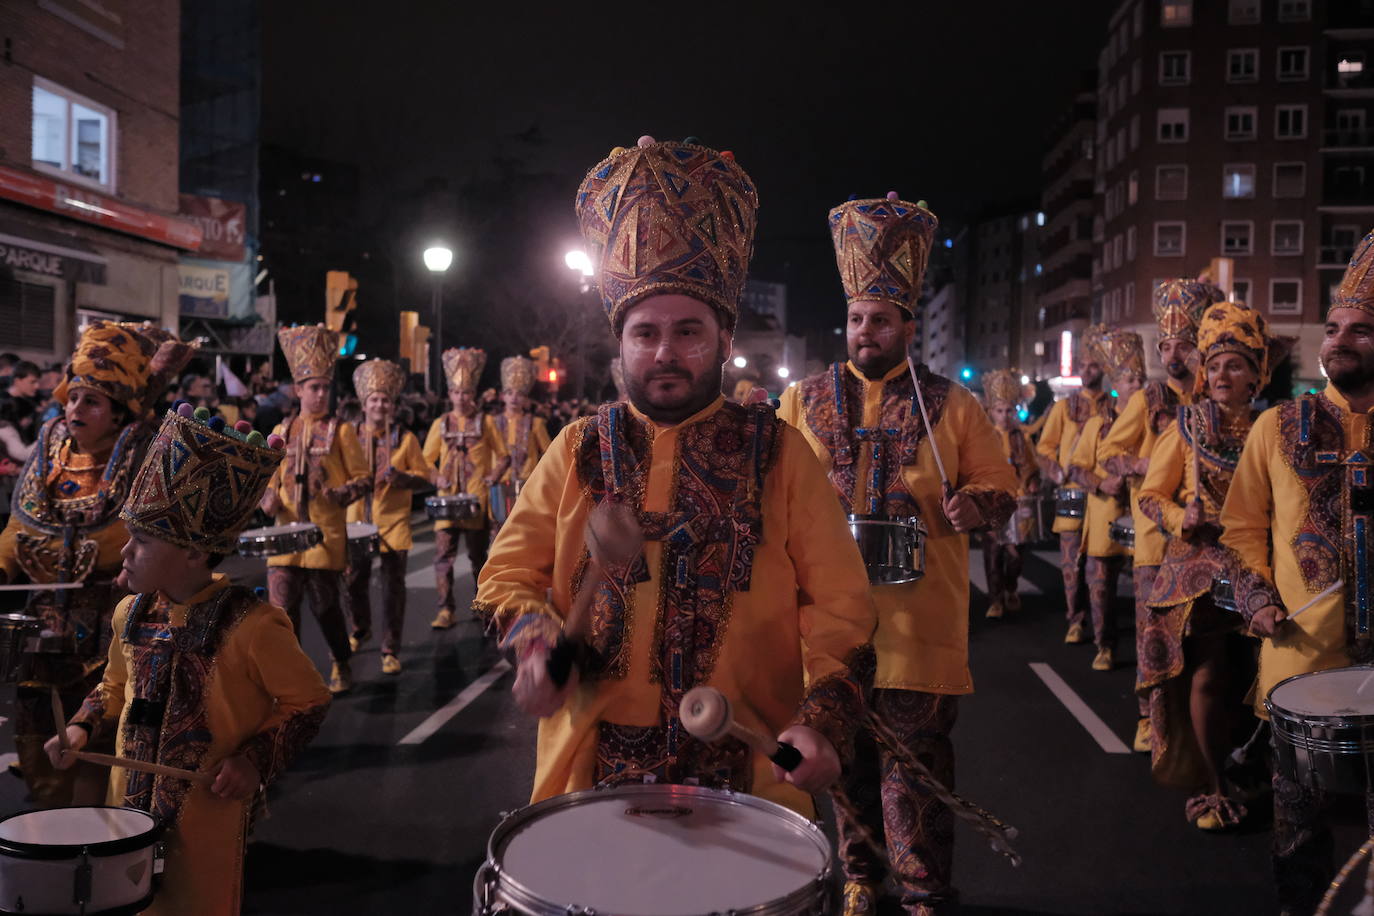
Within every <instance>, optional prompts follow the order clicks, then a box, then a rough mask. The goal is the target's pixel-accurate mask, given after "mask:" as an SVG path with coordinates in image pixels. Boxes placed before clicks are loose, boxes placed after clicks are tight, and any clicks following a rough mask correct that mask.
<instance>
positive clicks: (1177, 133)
mask: <svg viewBox="0 0 1374 916" xmlns="http://www.w3.org/2000/svg"><path fill="white" fill-rule="evenodd" d="M1158 123H1159V133H1158V139H1159V142H1160V143H1186V142H1187V140H1188V109H1186V108H1161V109H1159V115H1158Z"/></svg>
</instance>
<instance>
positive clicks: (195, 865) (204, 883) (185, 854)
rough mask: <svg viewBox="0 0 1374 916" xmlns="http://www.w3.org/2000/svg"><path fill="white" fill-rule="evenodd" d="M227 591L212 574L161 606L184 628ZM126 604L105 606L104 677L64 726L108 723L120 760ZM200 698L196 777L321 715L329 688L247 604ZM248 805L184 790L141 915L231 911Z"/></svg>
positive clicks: (265, 609)
mask: <svg viewBox="0 0 1374 916" xmlns="http://www.w3.org/2000/svg"><path fill="white" fill-rule="evenodd" d="M228 585H229V579H228V578H227V577H226V576H222V575H216V576H215V577H214V579H213V581H212V583H211V584H210V585H209V586H207V587H206V588H205V589H203V590H202V591H200V592H199V593H197V594H196V595H195V596H194V597H192V598H191V599H190V600H189V601H188V602H187V603H186V604H184V605H182V604H172V603H171V602H170V601H168V602H167V603H168V605H169V607H168V609H167V611H168V622H169V624H170V626H171V627H173V628H175V627H180V626H183V625H185V623H186V614H187V610H188V608H189V607H191V606H193V605H196V604H199V603H201V602H204V601H208V600H210V599H212V598H214V597H215V595H217V594H218V593H219V592H220V591H221V590H223V589H224V588H226V587H227V586H228ZM134 600H135V598H134V597H129V598H126V599H124V600H123V601H121V602H120V604H119V607H118V608H117V609H116V610H115V615H114V632H115V639H114V642H113V643H112V644H111V645H110V658H109V664H108V665H106V666H105V676H104V680H103V681H102V682H101V684H100V686H98V687H97V688H96V691H95V693H94V694H92V700H89V701H88V702H87V706H86V707H85V708H83V711H82V712H81V713H79V714H78V715H77V716H76V717H75V718H74V720H73V721H85V722H87V723H88V724H90V725H92V726H93V727H98V728H101V729H105V728H111V727H113V726H114V723H115V721H116V720H117V721H118V722H119V736H118V740H117V743H116V747H117V751H116V753H118V754H121V755H123V754H125V753H126V751H125V748H124V718H123V712H124V710H125V708H126V706H127V704H129V703H130V702H132V701H133V699H134V697H135V696H136V695H137V694H136V692H135V691H136V685H135V684H134V683H133V681H132V680H131V679H130V677H129V672H130V671H131V670H133V668H134V664H135V662H134V656H133V651H134V650H133V649H132V648H131V647H130V646H129V645H127V644H126V643H125V642H124V641H123V639H122V638H120V634H122V633H123V632H124V627H125V622H126V621H127V619H128V615H129V611H130V608H131V606H132V604H133V601H134ZM164 600H166V599H164ZM203 696H204V700H205V713H206V720H205V724H206V726H207V727H208V729H209V732H210V743H209V747H208V749H207V750H206V752H205V756H204V759H203V761H202V763H201V767H200V769H201V771H202V772H208V771H210V770H213V769H214V767H216V766H218V765H219V763H220V761H222V760H224V759H225V758H226V757H231V756H233V755H235V754H238V753H241V752H245V751H248V752H249V755H250V758H252V757H253V756H254V754H253V751H252V749H251V748H250V747H249V745H250V742H251V741H252V739H253V738H255V737H256V736H258V735H262V734H263V733H265V732H268V731H269V730H271V729H275V728H277V727H278V726H281V725H282V724H283V723H286V722H287V721H288V720H290V719H292V718H293V717H295V716H298V715H301V714H309V715H311V716H313V717H317V718H322V717H323V710H324V709H325V708H327V707H328V706H329V701H330V697H329V691H328V689H327V688H326V687H325V685H324V682H323V681H322V680H321V679H320V675H319V672H318V671H316V670H315V665H314V663H313V662H311V661H310V659H309V658H308V657H307V656H306V655H305V653H304V652H302V651H301V648H300V644H299V643H298V642H297V641H296V634H295V632H294V631H293V630H292V628H291V621H290V620H289V619H287V616H286V614H285V612H283V611H282V610H281V608H278V607H274V606H273V605H270V604H267V603H265V602H258V603H256V604H254V605H253V606H252V607H251V608H250V609H249V610H248V612H247V614H246V615H245V616H244V617H243V619H242V621H241V622H240V623H239V624H238V625H237V626H235V627H233V629H232V630H230V631H229V633H228V635H227V637H226V638H224V640H223V642H222V643H221V645H220V646H219V648H218V649H217V651H216V653H215V655H214V660H213V669H212V670H211V673H210V675H209V676H207V677H206V679H205V687H204V694H203ZM97 710H98V712H97ZM102 713H103V720H102V717H101V714H102ZM164 715H165V718H164V727H167V725H168V720H169V719H170V718H171V717H172V715H173V710H171V709H169V710H168V711H167V713H165V714H164ZM311 734H313V731H312V732H311ZM291 743H292V742H291V741H290V737H289V736H283V738H282V741H281V744H282V747H284V748H285V749H286V750H288V751H291V752H294V751H295V750H299V748H298V747H290V746H289V745H290V744H291ZM262 761H263V758H262V757H259V758H258V759H255V760H254V765H255V766H258V767H259V768H260V771H261V768H262V767H263V766H264V763H263V762H262ZM283 762H284V761H283ZM267 765H268V766H271V763H270V762H269V763H268V764H267ZM261 775H262V776H263V778H264V780H265V781H270V780H271V779H272V778H273V777H274V776H275V775H277V774H276V773H273V772H266V773H261ZM128 777H129V773H128V771H127V770H125V769H123V768H122V767H114V768H113V769H112V770H111V772H110V790H109V795H108V797H107V803H108V804H110V805H116V806H122V805H124V804H125V789H126V786H127V783H128ZM161 778H162V777H158V779H161ZM250 804H251V800H245V801H230V800H227V799H222V798H219V797H218V796H216V795H213V794H211V792H210V790H209V788H208V787H206V786H203V785H194V786H192V787H191V788H190V790H189V791H188V792H187V793H186V796H185V799H184V801H183V802H182V805H181V810H180V813H179V815H178V817H177V820H176V823H175V826H174V827H173V828H172V829H171V830H170V831H169V832H168V834H167V840H166V841H167V861H166V871H165V874H164V875H163V882H162V887H161V889H160V890H159V891H158V895H157V898H156V900H154V902H153V905H152V906H151V907H150V908H149V909H147V910H144V913H145V914H161V916H192V914H194V916H234V914H237V913H238V912H239V907H240V904H241V902H242V899H243V852H244V843H245V832H246V830H247V827H248V814H249V806H250Z"/></svg>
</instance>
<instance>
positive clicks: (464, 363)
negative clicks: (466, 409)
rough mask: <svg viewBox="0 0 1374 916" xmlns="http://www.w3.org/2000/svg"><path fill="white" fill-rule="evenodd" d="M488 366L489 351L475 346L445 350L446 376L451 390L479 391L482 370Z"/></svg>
mask: <svg viewBox="0 0 1374 916" xmlns="http://www.w3.org/2000/svg"><path fill="white" fill-rule="evenodd" d="M486 367H487V351H486V350H478V349H476V348H475V347H452V348H450V349H448V350H445V351H444V377H445V378H447V379H448V387H449V390H450V391H470V392H473V393H474V394H475V393H476V392H477V383H478V381H480V380H481V378H482V370H483V369H485V368H486Z"/></svg>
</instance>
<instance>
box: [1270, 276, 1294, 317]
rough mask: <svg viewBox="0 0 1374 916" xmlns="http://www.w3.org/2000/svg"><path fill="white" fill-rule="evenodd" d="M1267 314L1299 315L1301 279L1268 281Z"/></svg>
mask: <svg viewBox="0 0 1374 916" xmlns="http://www.w3.org/2000/svg"><path fill="white" fill-rule="evenodd" d="M1269 314H1271V315H1301V314H1302V281H1301V280H1296V279H1295V280H1270V281H1269Z"/></svg>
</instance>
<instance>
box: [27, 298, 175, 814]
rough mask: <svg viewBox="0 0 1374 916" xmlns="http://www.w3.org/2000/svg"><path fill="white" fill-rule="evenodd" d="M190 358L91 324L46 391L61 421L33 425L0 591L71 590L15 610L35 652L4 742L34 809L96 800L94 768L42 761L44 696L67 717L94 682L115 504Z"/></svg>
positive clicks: (109, 597) (113, 551)
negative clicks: (26, 624) (154, 417)
mask: <svg viewBox="0 0 1374 916" xmlns="http://www.w3.org/2000/svg"><path fill="white" fill-rule="evenodd" d="M192 352H193V351H192V349H191V347H189V346H187V345H185V344H182V343H181V342H180V341H178V340H176V339H175V338H174V337H173V336H172V335H171V334H169V333H168V332H166V331H163V330H162V329H160V328H157V327H154V326H152V325H150V324H141V325H134V324H107V323H104V322H100V321H96V322H93V323H92V324H91V325H90V326H89V327H88V328H86V330H85V331H84V332H83V333H82V335H81V340H80V342H79V343H78V344H77V346H76V350H75V352H73V353H72V358H71V361H70V362H68V363H67V367H66V370H65V372H64V374H63V378H62V381H61V382H60V383H59V384H58V386H57V389H56V390H55V391H54V392H53V397H54V398H55V399H56V400H57V402H58V403H59V404H62V405H64V407H63V413H62V415H61V416H58V417H54V418H53V419H51V420H48V421H47V422H46V423H44V424H43V427H42V429H41V430H40V432H39V434H38V440H37V442H36V444H35V448H34V450H33V453H32V455H30V457H29V460H28V462H27V463H25V465H24V469H23V471H22V473H21V474H20V477H19V480H18V481H17V483H16V485H15V493H14V500H13V504H12V505H13V510H14V511H13V515H11V516H10V520H9V523H8V524H7V525H6V527H5V530H4V533H3V534H0V582H4V581H12V580H14V579H15V578H16V577H17V576H19V575H20V574H21V573H22V574H23V575H25V576H27V577H28V579H29V581H30V582H33V583H35V584H38V585H44V584H49V583H52V584H57V583H66V582H79V583H82V585H81V586H80V587H79V588H71V589H62V590H46V591H33V592H31V593H30V595H29V600H28V608H27V611H26V613H28V614H29V615H31V616H33V617H37V618H38V619H39V621H40V623H41V624H42V627H43V631H44V633H45V635H44V636H43V637H42V638H41V642H40V646H39V651H38V652H35V653H29V654H28V655H26V661H25V666H26V667H27V668H28V669H30V670H29V671H28V672H27V673H26V677H27V679H26V680H24V681H23V682H21V683H20V685H19V688H18V692H17V697H16V705H15V739H14V740H15V749H16V750H17V751H18V756H19V765H20V768H21V770H22V772H23V774H24V781H25V782H26V783H27V784H28V788H29V793H30V795H31V796H32V797H33V800H34V802H35V804H37V805H39V806H40V807H63V806H66V805H71V804H93V803H97V802H99V800H100V799H102V798H103V797H104V793H105V782H106V773H105V772H104V771H103V769H101V768H99V767H92V766H90V765H89V764H84V763H83V764H80V765H78V766H76V767H73V768H71V769H68V770H66V771H64V772H58V771H55V770H54V769H53V767H52V765H51V763H50V762H49V760H48V757H47V755H46V754H44V753H43V742H44V741H46V740H47V738H48V736H49V734H50V733H51V732H52V731H53V730H54V729H53V726H52V702H51V698H50V696H51V690H52V688H54V687H56V688H57V690H58V692H59V694H60V695H61V700H62V707H63V710H64V712H65V713H66V714H67V715H71V714H73V713H75V712H76V710H77V709H78V708H79V707H80V705H81V701H82V699H83V698H84V697H85V695H86V694H87V693H89V692H90V691H91V688H92V687H94V686H95V685H96V684H98V683H99V682H100V672H101V668H102V667H103V666H104V664H105V657H106V649H107V647H108V646H109V644H110V613H111V611H112V609H113V608H114V606H115V604H116V603H117V602H118V600H119V598H120V597H122V595H123V594H125V592H124V590H123V588H122V586H120V585H118V584H117V583H116V581H115V577H116V576H117V575H118V573H119V565H120V561H119V551H120V549H121V548H122V547H123V546H124V543H125V542H126V541H127V540H128V539H129V532H128V530H127V529H126V528H125V527H124V523H123V522H122V521H120V519H119V507H120V506H121V505H122V504H123V503H124V501H125V500H126V499H128V498H129V483H130V481H131V480H132V479H133V476H134V473H135V472H136V471H137V470H138V464H139V462H140V461H141V460H142V459H143V453H144V450H145V449H146V448H147V446H148V442H149V440H150V439H151V438H152V434H153V427H152V425H151V424H150V423H148V422H146V420H147V414H148V409H149V407H150V405H151V404H153V403H155V402H156V401H157V400H158V398H160V397H161V395H162V392H163V390H165V389H166V387H167V386H168V384H170V382H171V381H172V380H173V379H175V378H176V377H177V374H178V373H179V372H180V371H181V369H182V368H184V367H185V365H186V363H187V361H188V360H189V359H190V357H191V355H192ZM107 743H108V742H107ZM92 749H93V750H99V749H101V748H96V747H93V748H92ZM106 749H107V748H106Z"/></svg>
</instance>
